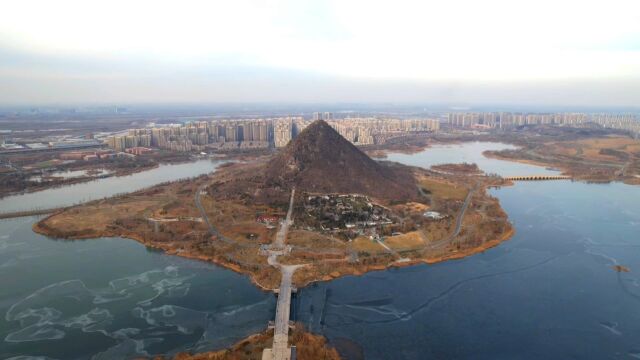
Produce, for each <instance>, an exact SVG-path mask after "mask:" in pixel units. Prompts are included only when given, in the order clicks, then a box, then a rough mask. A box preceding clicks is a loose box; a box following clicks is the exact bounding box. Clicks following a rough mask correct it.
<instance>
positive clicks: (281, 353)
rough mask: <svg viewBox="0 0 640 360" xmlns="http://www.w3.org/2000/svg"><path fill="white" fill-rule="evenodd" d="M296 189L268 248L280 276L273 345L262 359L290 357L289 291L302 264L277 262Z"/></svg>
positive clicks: (285, 358) (278, 359) (276, 359)
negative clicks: (295, 273) (284, 216)
mask: <svg viewBox="0 0 640 360" xmlns="http://www.w3.org/2000/svg"><path fill="white" fill-rule="evenodd" d="M295 193H296V189H295V188H294V189H292V190H291V200H289V209H288V210H287V217H286V218H285V219H284V221H282V222H281V223H280V229H278V232H277V234H276V238H275V239H274V241H273V243H272V245H271V249H270V250H268V256H269V257H268V258H267V262H268V263H269V265H271V266H273V267H276V268H278V269H280V272H281V273H282V277H281V279H280V288H279V290H278V303H277V305H276V319H275V327H274V332H273V347H272V348H271V349H264V352H263V353H262V359H263V360H289V359H291V348H290V347H289V318H290V315H291V291H292V285H291V284H292V280H293V273H294V272H295V271H296V269H298V268H300V267H302V266H304V265H282V264H280V263H279V262H278V256H286V254H287V252H288V251H287V250H286V249H285V241H286V239H287V233H288V232H289V226H290V225H291V224H292V223H293V221H292V220H291V216H292V214H293V199H294V197H295Z"/></svg>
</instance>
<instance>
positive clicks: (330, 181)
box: [263, 120, 418, 201]
mask: <svg viewBox="0 0 640 360" xmlns="http://www.w3.org/2000/svg"><path fill="white" fill-rule="evenodd" d="M263 180H264V185H265V187H267V188H269V187H276V188H291V187H292V186H296V188H298V189H299V190H302V191H309V192H319V193H360V194H366V195H369V196H372V197H375V198H379V199H387V200H400V201H406V200H409V199H413V198H416V197H417V196H418V192H417V186H416V183H415V179H414V176H413V175H412V170H411V169H410V168H408V167H404V166H401V165H398V164H392V163H381V162H377V161H375V160H373V159H371V158H370V157H369V156H367V155H366V154H365V153H363V152H362V151H360V149H358V148H357V147H355V146H354V145H353V144H351V143H350V142H349V141H347V140H346V139H345V138H344V137H342V136H341V135H340V134H338V132H336V131H335V130H334V129H333V128H332V127H331V126H329V124H327V123H326V122H325V121H322V120H318V121H315V122H314V123H312V124H311V125H309V126H308V127H307V128H305V129H304V130H303V131H302V132H301V133H300V134H299V135H298V136H297V137H296V138H295V139H294V140H293V141H291V142H290V143H289V144H288V145H287V147H286V148H284V149H283V150H281V151H280V152H279V153H278V154H277V155H276V156H275V157H274V158H273V159H272V160H271V161H269V162H268V163H267V165H266V167H265V170H264V178H263Z"/></svg>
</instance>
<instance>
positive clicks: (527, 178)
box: [504, 175, 571, 181]
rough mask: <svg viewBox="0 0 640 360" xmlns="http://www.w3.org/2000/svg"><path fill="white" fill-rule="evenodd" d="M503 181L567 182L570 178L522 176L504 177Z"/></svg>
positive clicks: (563, 176) (562, 176)
mask: <svg viewBox="0 0 640 360" xmlns="http://www.w3.org/2000/svg"><path fill="white" fill-rule="evenodd" d="M504 179H505V180H511V181H543V180H569V179H571V176H567V175H522V176H505V177H504Z"/></svg>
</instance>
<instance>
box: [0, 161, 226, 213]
mask: <svg viewBox="0 0 640 360" xmlns="http://www.w3.org/2000/svg"><path fill="white" fill-rule="evenodd" d="M221 163H222V162H220V161H212V160H208V159H206V160H204V159H201V160H197V161H193V162H188V163H182V164H161V165H160V166H158V167H157V168H155V169H151V170H149V171H143V172H139V173H135V174H132V175H128V176H118V177H110V178H105V179H99V180H94V181H90V182H86V183H80V184H76V185H70V186H63V187H58V188H53V189H48V190H43V191H38V192H34V193H28V194H22V195H15V196H9V197H6V198H3V199H0V213H5V212H13V211H23V210H32V209H48V208H53V207H58V206H68V205H73V204H78V203H81V202H85V201H89V200H95V199H100V198H103V197H107V196H113V195H116V194H120V193H125V192H132V191H136V190H140V189H144V188H146V187H149V186H153V185H156V184H159V183H162V182H167V181H173V180H178V179H186V178H190V177H194V176H198V175H202V174H206V173H209V172H211V171H213V170H215V169H216V167H217V166H218V165H220V164H221Z"/></svg>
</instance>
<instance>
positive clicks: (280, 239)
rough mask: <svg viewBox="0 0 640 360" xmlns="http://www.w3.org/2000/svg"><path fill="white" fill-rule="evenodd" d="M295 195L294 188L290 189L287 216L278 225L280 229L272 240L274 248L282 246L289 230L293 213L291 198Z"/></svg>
mask: <svg viewBox="0 0 640 360" xmlns="http://www.w3.org/2000/svg"><path fill="white" fill-rule="evenodd" d="M295 195H296V189H295V188H293V189H291V199H290V200H289V210H287V217H286V218H285V219H284V221H283V222H282V223H281V225H280V229H278V233H277V234H276V239H275V241H274V242H273V247H274V248H278V249H280V248H283V247H284V242H285V240H286V239H287V233H288V232H289V226H290V225H291V224H292V223H293V221H291V215H292V214H293V199H294V196H295Z"/></svg>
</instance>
